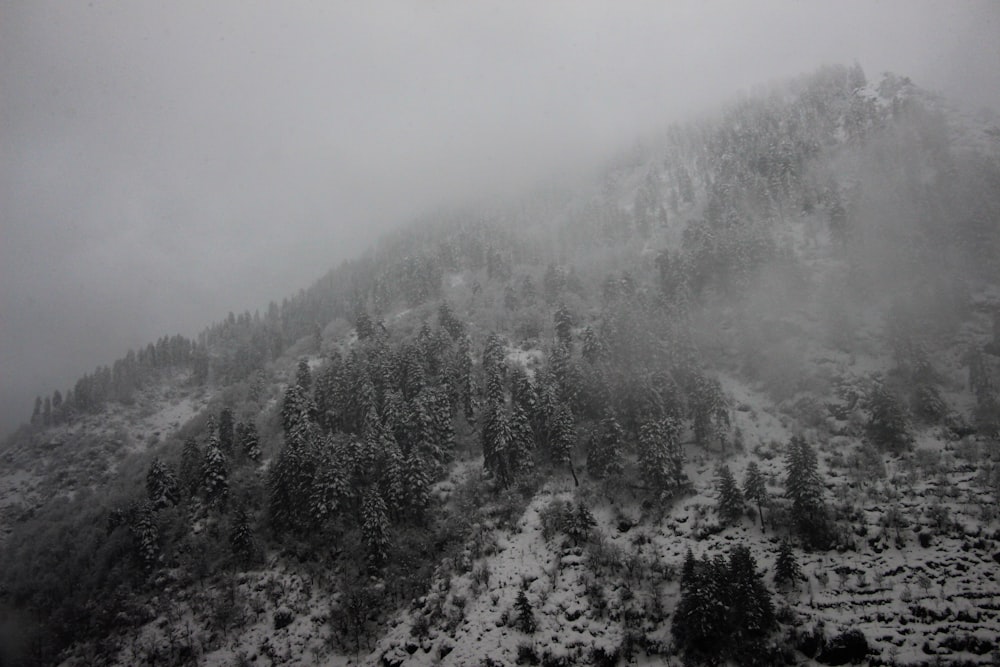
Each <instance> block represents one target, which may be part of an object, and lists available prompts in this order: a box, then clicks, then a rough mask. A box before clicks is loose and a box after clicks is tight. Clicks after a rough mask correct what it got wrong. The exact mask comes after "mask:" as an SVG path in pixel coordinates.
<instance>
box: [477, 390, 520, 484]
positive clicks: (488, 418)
mask: <svg viewBox="0 0 1000 667" xmlns="http://www.w3.org/2000/svg"><path fill="white" fill-rule="evenodd" d="M513 438H514V435H513V432H512V431H511V426H510V419H509V417H508V415H507V409H506V407H505V406H504V405H503V403H500V402H496V401H490V402H489V403H488V404H487V407H486V410H485V413H484V417H483V428H482V446H483V468H485V469H486V471H487V472H489V473H491V474H492V475H493V477H494V478H495V479H496V480H497V482H499V483H500V484H501V485H502V486H503V487H504V488H507V487H508V486H510V483H511V481H512V479H513V471H512V470H511V469H510V451H511V447H512V441H513Z"/></svg>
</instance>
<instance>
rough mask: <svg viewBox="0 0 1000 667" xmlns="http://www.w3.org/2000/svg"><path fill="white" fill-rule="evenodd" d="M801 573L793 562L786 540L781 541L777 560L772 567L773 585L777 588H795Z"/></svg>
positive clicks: (790, 548) (796, 563)
mask: <svg viewBox="0 0 1000 667" xmlns="http://www.w3.org/2000/svg"><path fill="white" fill-rule="evenodd" d="M801 578H802V571H801V570H800V569H799V564H798V562H796V560H795V554H794V553H793V552H792V545H791V544H789V543H788V540H782V541H781V545H780V546H779V547H778V559H777V562H776V563H775V565H774V583H775V584H777V585H779V586H791V587H793V588H794V587H797V586H798V581H799V579H801Z"/></svg>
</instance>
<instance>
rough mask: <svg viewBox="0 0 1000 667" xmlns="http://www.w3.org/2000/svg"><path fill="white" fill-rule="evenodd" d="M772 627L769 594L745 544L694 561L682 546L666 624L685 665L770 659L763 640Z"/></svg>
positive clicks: (756, 662)
mask: <svg viewBox="0 0 1000 667" xmlns="http://www.w3.org/2000/svg"><path fill="white" fill-rule="evenodd" d="M776 627H777V621H776V619H775V617H774V606H773V604H772V602H771V593H770V591H769V590H768V589H767V586H766V585H765V584H764V580H763V577H762V575H761V573H760V572H758V571H757V564H756V561H755V560H754V558H753V556H752V555H751V554H750V550H749V549H747V548H746V547H745V546H736V547H733V548H732V550H731V551H730V552H729V558H728V559H726V558H724V557H723V556H721V555H719V556H716V557H715V558H712V559H709V557H708V556H707V555H706V556H702V558H701V559H700V560H698V559H695V557H694V555H693V554H692V553H691V552H690V551H688V554H687V557H686V558H685V560H684V566H683V570H682V574H681V599H680V602H679V603H678V605H677V609H676V611H675V612H674V618H673V622H672V626H671V631H672V633H673V636H674V641H675V643H676V645H677V647H678V649H679V650H680V651H681V652H682V653H683V655H684V660H685V664H692V665H717V664H720V663H721V662H724V661H727V660H735V661H737V662H738V663H739V664H741V665H768V664H775V663H774V662H772V659H773V657H774V656H773V655H772V649H771V648H770V647H769V646H768V644H767V639H768V637H769V635H770V634H771V632H772V631H773V630H774V629H775V628H776Z"/></svg>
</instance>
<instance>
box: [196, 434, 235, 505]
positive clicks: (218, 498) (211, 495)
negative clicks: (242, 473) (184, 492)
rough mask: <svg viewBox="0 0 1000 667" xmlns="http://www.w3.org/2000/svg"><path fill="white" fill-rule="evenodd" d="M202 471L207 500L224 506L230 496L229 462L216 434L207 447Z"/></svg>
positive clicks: (212, 436)
mask: <svg viewBox="0 0 1000 667" xmlns="http://www.w3.org/2000/svg"><path fill="white" fill-rule="evenodd" d="M201 470H202V487H203V488H204V489H205V499H206V500H208V502H209V503H212V504H215V505H224V504H225V502H226V498H227V496H228V495H229V462H228V461H227V460H226V455H225V454H224V453H223V451H222V448H221V447H220V446H219V437H218V436H217V435H216V434H214V433H213V434H212V435H211V436H210V437H209V440H208V445H207V446H206V447H205V460H204V462H203V463H202V469H201Z"/></svg>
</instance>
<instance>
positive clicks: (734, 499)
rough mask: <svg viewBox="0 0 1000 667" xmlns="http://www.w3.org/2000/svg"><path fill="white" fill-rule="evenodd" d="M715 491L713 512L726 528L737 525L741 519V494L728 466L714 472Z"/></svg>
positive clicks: (742, 505) (722, 466)
mask: <svg viewBox="0 0 1000 667" xmlns="http://www.w3.org/2000/svg"><path fill="white" fill-rule="evenodd" d="M715 490H716V492H717V493H718V500H717V501H716V505H715V511H716V513H717V514H718V515H719V520H720V521H721V522H722V523H723V525H727V526H731V525H735V524H737V523H739V522H740V519H741V518H742V517H743V509H744V503H743V493H742V492H741V491H740V487H738V486H737V485H736V479H735V478H734V477H733V473H732V471H731V470H730V469H729V466H728V465H720V466H719V468H718V470H717V471H716V476H715Z"/></svg>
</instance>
